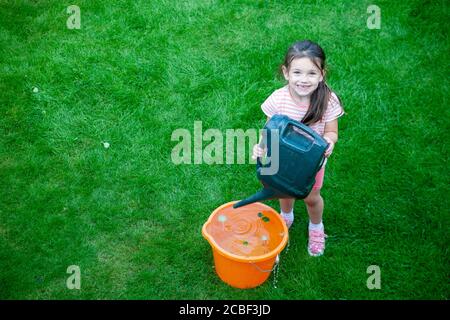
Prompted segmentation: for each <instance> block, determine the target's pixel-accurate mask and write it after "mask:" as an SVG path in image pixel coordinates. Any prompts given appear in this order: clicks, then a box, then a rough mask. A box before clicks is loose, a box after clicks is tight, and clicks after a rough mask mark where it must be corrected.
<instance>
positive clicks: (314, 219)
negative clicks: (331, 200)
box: [305, 189, 327, 256]
mask: <svg viewBox="0 0 450 320" xmlns="http://www.w3.org/2000/svg"><path fill="white" fill-rule="evenodd" d="M305 204H306V209H307V210H308V214H309V227H308V229H309V241H308V253H309V254H310V255H311V256H320V255H322V254H323V252H324V250H325V238H326V236H327V235H326V234H325V232H324V227H323V223H322V215H323V199H322V196H321V195H320V189H313V190H312V191H311V193H310V194H309V195H308V196H307V197H306V198H305Z"/></svg>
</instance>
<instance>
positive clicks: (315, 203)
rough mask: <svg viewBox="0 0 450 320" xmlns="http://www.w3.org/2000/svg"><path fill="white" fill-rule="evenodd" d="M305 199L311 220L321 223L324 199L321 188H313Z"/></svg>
mask: <svg viewBox="0 0 450 320" xmlns="http://www.w3.org/2000/svg"><path fill="white" fill-rule="evenodd" d="M304 201H305V204H306V209H307V210H308V214H309V220H310V221H311V222H312V223H313V224H319V223H321V222H322V214H323V199H322V196H321V195H320V189H319V190H315V189H313V190H312V191H311V193H310V194H309V195H308V196H307V197H306V198H305V199H304Z"/></svg>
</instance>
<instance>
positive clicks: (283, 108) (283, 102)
mask: <svg viewBox="0 0 450 320" xmlns="http://www.w3.org/2000/svg"><path fill="white" fill-rule="evenodd" d="M261 109H262V110H263V112H264V113H265V114H266V115H267V116H268V117H269V118H271V117H272V116H273V115H274V114H282V115H286V116H288V117H290V118H292V119H294V120H297V121H301V120H302V119H303V117H304V116H305V114H306V112H307V111H308V106H307V105H300V104H297V103H296V102H295V101H294V99H292V97H291V94H290V93H289V88H288V85H286V86H284V87H283V88H280V89H278V90H275V91H274V92H273V93H272V94H271V95H270V96H269V97H268V98H267V99H266V101H264V103H263V104H262V105H261ZM343 114H344V110H343V109H342V107H341V104H340V103H339V100H338V98H337V96H336V94H335V93H332V94H331V97H330V100H329V102H328V106H327V110H326V111H325V114H324V115H323V117H322V119H321V120H320V121H318V122H316V123H313V124H310V125H309V127H310V128H311V129H313V130H314V131H316V132H317V133H318V134H320V135H321V136H323V133H324V131H325V123H326V122H329V121H333V120H335V119H337V118H339V117H340V116H342V115H343Z"/></svg>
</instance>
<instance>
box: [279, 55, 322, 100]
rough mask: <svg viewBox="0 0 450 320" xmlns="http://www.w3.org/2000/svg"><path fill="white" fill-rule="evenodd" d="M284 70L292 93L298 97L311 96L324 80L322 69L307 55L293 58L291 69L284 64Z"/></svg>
mask: <svg viewBox="0 0 450 320" xmlns="http://www.w3.org/2000/svg"><path fill="white" fill-rule="evenodd" d="M282 70H283V75H284V78H285V79H286V80H287V81H288V82H289V89H290V91H291V94H295V95H296V96H297V97H298V98H307V97H310V96H311V94H312V93H313V92H314V90H316V89H317V87H318V86H319V82H320V81H322V80H323V74H322V71H321V70H320V69H319V68H318V67H317V66H316V65H315V64H314V63H313V62H312V61H311V59H309V58H307V57H303V58H296V59H294V60H292V62H291V65H290V66H289V70H288V69H287V68H286V67H284V66H283V67H282Z"/></svg>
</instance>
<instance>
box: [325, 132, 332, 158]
mask: <svg viewBox="0 0 450 320" xmlns="http://www.w3.org/2000/svg"><path fill="white" fill-rule="evenodd" d="M323 138H324V139H325V140H326V141H327V142H328V143H329V145H328V148H327V150H325V157H326V158H328V157H329V156H330V155H331V154H332V153H333V149H334V142H333V141H332V140H331V139H330V138H328V137H327V136H324V137H323Z"/></svg>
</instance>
